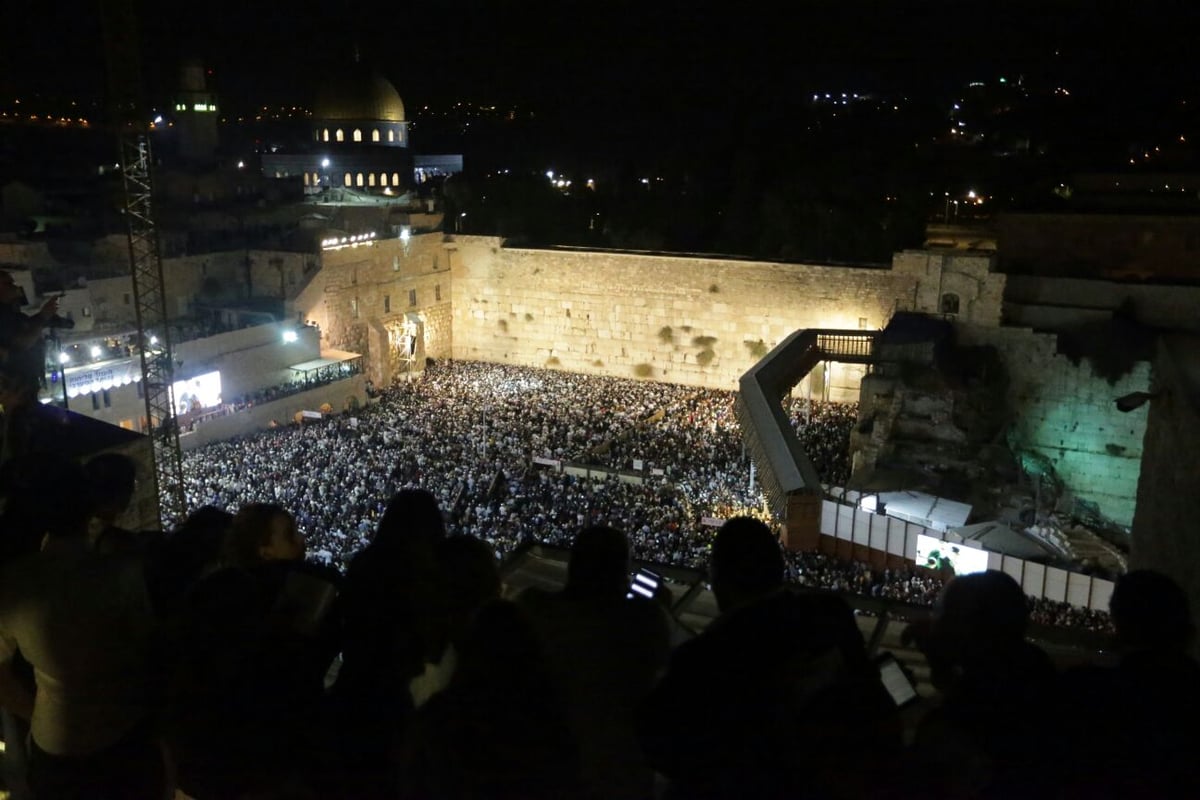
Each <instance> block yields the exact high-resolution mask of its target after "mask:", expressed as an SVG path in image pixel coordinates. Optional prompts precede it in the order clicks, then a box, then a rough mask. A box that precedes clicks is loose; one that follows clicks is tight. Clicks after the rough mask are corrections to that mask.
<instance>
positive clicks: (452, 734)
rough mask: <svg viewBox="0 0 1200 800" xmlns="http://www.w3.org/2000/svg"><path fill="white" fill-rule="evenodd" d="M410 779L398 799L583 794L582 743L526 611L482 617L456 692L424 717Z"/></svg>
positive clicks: (490, 611) (489, 612)
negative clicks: (579, 745)
mask: <svg viewBox="0 0 1200 800" xmlns="http://www.w3.org/2000/svg"><path fill="white" fill-rule="evenodd" d="M402 774H403V781H402V790H403V791H402V792H401V793H400V794H399V796H400V797H408V798H414V800H575V799H576V798H579V797H581V796H583V795H581V781H580V775H579V759H578V751H577V748H576V744H575V739H574V737H573V735H572V732H571V728H570V726H569V724H568V723H567V718H566V713H565V711H564V709H563V706H562V703H561V702H560V701H559V696H558V693H557V691H556V689H555V682H554V680H553V679H552V677H551V675H550V672H549V670H548V669H547V664H546V658H545V654H544V653H543V651H542V647H541V642H540V640H539V637H538V635H537V634H536V633H535V632H534V630H533V627H532V625H531V624H530V622H529V620H528V618H527V616H526V614H525V613H524V612H523V611H522V609H521V608H520V607H519V606H518V605H516V604H514V603H511V602H508V601H504V600H496V601H494V602H492V603H489V604H488V605H486V606H485V607H484V608H483V609H482V610H481V611H480V612H479V615H478V616H477V617H476V619H475V622H474V624H473V625H472V626H471V629H470V631H469V633H468V634H467V635H466V637H465V638H464V639H463V641H462V650H461V652H460V654H459V657H458V666H457V668H456V669H455V671H454V676H453V677H452V678H451V680H450V685H449V686H448V687H447V688H446V690H445V691H442V692H439V693H438V694H437V695H435V696H434V697H433V698H432V699H430V700H429V702H428V703H426V704H425V705H424V706H422V707H421V709H420V710H419V711H418V712H417V713H416V717H415V721H414V724H413V727H412V730H411V731H410V734H409V736H407V737H406V740H405V745H404V758H403V773H402ZM390 796H397V795H396V794H395V793H394V792H393V793H392V795H390Z"/></svg>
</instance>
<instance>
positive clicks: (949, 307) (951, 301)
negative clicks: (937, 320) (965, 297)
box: [941, 292, 958, 314]
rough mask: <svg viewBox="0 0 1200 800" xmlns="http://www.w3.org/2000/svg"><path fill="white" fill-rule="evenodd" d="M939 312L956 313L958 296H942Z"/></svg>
mask: <svg viewBox="0 0 1200 800" xmlns="http://www.w3.org/2000/svg"><path fill="white" fill-rule="evenodd" d="M941 311H942V313H943V314H957V313H958V295H956V294H951V293H949V292H947V293H946V294H944V295H942V306H941Z"/></svg>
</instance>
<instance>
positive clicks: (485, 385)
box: [184, 362, 1108, 629]
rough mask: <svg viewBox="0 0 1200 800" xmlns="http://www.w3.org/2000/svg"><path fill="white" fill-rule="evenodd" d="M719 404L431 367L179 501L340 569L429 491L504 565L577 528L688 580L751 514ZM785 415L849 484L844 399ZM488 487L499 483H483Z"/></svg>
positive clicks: (565, 540) (216, 454)
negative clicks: (625, 545)
mask: <svg viewBox="0 0 1200 800" xmlns="http://www.w3.org/2000/svg"><path fill="white" fill-rule="evenodd" d="M733 403H734V395H733V393H731V392H723V391H716V390H707V389H697V388H695V387H686V386H679V385H674V384H662V383H652V382H646V381H633V380H620V379H615V378H610V377H603V376H595V375H579V374H573V373H565V372H559V371H554V370H534V369H528V368H521V367H513V366H507V365H497V364H484V363H479V362H441V363H438V364H436V365H433V366H431V367H430V368H429V369H427V370H426V372H425V374H424V376H423V378H422V379H421V380H419V381H416V382H413V383H401V384H398V385H396V386H394V387H392V388H391V389H389V390H388V391H386V392H383V393H382V394H381V395H380V397H379V399H378V401H377V402H373V403H372V404H371V405H370V406H368V407H366V408H364V409H362V410H361V411H358V412H356V413H355V414H354V415H343V416H335V417H332V418H328V419H325V420H323V421H322V422H320V423H317V424H307V425H304V426H291V427H288V428H283V429H279V430H275V431H270V432H265V433H261V434H257V435H254V436H249V437H244V438H240V439H237V440H233V441H229V442H223V443H218V444H213V445H210V446H208V447H205V448H202V449H198V450H195V451H192V452H190V453H187V454H185V460H184V471H185V482H186V488H187V494H188V497H189V499H190V501H191V504H192V506H193V507H199V506H203V505H212V506H215V507H217V508H221V509H226V510H236V509H237V508H238V507H240V506H241V505H243V504H245V503H255V502H257V503H278V504H280V505H282V506H283V507H284V508H287V509H288V510H289V511H290V512H291V513H292V514H293V515H295V517H296V520H297V524H298V526H299V529H300V531H301V532H302V533H303V534H304V536H305V537H306V540H307V541H308V543H309V553H310V558H311V559H312V560H314V561H316V562H318V563H321V564H324V565H327V566H332V567H335V568H337V569H344V568H345V566H346V564H348V563H349V560H350V559H351V558H352V557H353V555H354V553H356V552H357V551H358V550H359V549H361V548H362V547H363V546H365V545H366V543H367V542H368V541H369V539H370V536H371V535H372V532H373V531H374V529H375V526H376V525H377V524H378V521H379V518H380V516H381V515H382V513H383V509H384V503H385V502H386V498H388V497H389V496H390V495H391V493H392V492H394V491H396V490H398V489H401V488H417V487H420V488H423V489H426V490H428V491H429V492H431V493H432V494H433V495H434V496H435V497H436V498H437V499H438V502H439V503H440V504H441V505H442V507H443V508H445V509H446V510H447V512H448V516H449V521H448V525H449V528H450V530H451V531H452V532H454V533H462V534H468V535H471V536H474V537H476V538H478V539H480V540H482V541H485V542H487V543H488V544H489V545H490V546H491V547H492V548H493V551H494V553H495V556H496V557H497V558H498V559H501V560H502V559H504V558H505V557H507V556H508V555H509V554H511V553H512V552H513V551H514V550H515V549H516V548H517V547H518V546H519V545H521V544H522V543H523V542H526V541H537V542H542V543H546V544H554V545H568V544H569V543H570V541H571V537H573V536H574V534H575V533H576V532H577V531H578V530H579V529H580V528H581V527H583V526H585V525H589V524H606V525H612V526H614V527H617V528H619V529H621V530H623V531H626V532H627V533H628V535H629V538H630V545H631V547H632V549H633V554H634V557H635V558H636V559H638V560H641V561H649V562H655V563H660V564H671V565H676V566H682V567H688V568H694V569H703V568H704V567H705V565H706V564H707V560H708V550H709V547H710V544H711V540H712V535H713V528H711V527H708V526H706V525H704V524H702V521H703V520H704V519H706V518H708V519H718V520H719V519H725V518H728V517H731V516H736V515H752V516H763V517H765V515H764V514H763V512H762V505H763V504H762V496H761V493H760V491H759V489H758V488H757V487H755V486H752V485H751V483H750V480H749V468H748V462H747V460H746V454H745V451H744V449H743V447H742V439H741V433H740V429H739V426H738V422H737V419H736V417H735V415H734V412H733ZM789 411H790V417H791V419H792V421H793V424H795V425H796V430H797V434H798V436H799V438H800V439H801V442H802V443H803V445H804V447H805V449H806V451H807V452H808V453H809V454H810V455H811V457H812V461H813V464H814V466H815V467H816V468H817V470H818V473H819V474H820V475H821V477H822V480H823V481H825V482H826V483H827V484H830V485H839V482H844V481H845V479H846V478H848V477H849V465H850V455H849V434H850V429H851V427H852V426H853V425H854V423H855V419H856V417H857V406H856V404H853V403H826V402H821V401H819V400H817V401H810V400H809V399H807V398H796V399H794V400H792V401H791V404H790V408H789ZM536 457H543V458H545V459H549V460H557V461H562V462H573V463H580V464H590V465H594V466H597V467H603V468H608V469H614V470H625V471H627V472H631V471H633V470H634V467H637V466H640V467H641V469H640V470H639V471H638V472H637V474H638V475H639V477H640V478H641V483H628V482H622V481H620V480H617V479H616V478H611V479H609V480H594V479H585V478H578V477H573V476H571V475H569V474H565V473H558V472H556V471H554V470H545V469H537V468H533V467H531V462H532V460H533V459H534V458H536ZM498 474H499V475H502V476H503V479H502V480H500V481H497V480H496V477H497V475H498ZM789 559H790V561H791V562H792V563H793V570H792V577H793V579H794V580H796V581H798V582H801V583H805V584H808V585H814V586H823V587H825V588H830V589H837V590H840V591H850V592H855V593H859V594H865V595H868V596H874V597H882V598H889V599H896V600H904V601H907V602H912V603H917V604H922V605H929V604H931V603H932V602H933V600H934V598H935V597H936V596H937V593H938V591H939V590H940V589H941V585H942V581H941V579H940V578H938V577H937V576H935V575H932V574H929V573H927V572H925V571H920V570H915V569H914V570H903V569H888V570H873V569H870V568H867V567H866V566H865V565H862V564H855V563H853V562H845V561H839V560H837V559H833V558H830V557H827V556H822V555H819V554H816V553H795V554H791V555H790V556H789ZM1031 602H1033V603H1034V615H1035V620H1036V621H1038V622H1045V623H1052V624H1065V625H1073V626H1077V627H1086V628H1092V629H1106V628H1107V627H1108V623H1107V619H1106V615H1105V614H1103V612H1093V611H1089V610H1088V609H1074V610H1066V609H1071V608H1072V607H1070V606H1066V607H1065V609H1064V608H1063V606H1065V604H1056V603H1054V602H1052V601H1047V600H1043V599H1038V600H1037V601H1032V600H1031Z"/></svg>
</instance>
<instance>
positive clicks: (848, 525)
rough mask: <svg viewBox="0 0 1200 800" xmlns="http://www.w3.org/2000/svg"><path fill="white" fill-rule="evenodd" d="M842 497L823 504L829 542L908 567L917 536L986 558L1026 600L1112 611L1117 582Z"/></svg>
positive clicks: (856, 498)
mask: <svg viewBox="0 0 1200 800" xmlns="http://www.w3.org/2000/svg"><path fill="white" fill-rule="evenodd" d="M840 496H841V497H843V499H844V501H845V502H841V501H834V500H825V501H824V502H823V503H822V506H821V533H822V534H823V535H825V536H832V537H834V538H835V539H840V540H842V541H846V542H851V543H853V544H857V545H862V546H864V547H869V548H871V549H873V550H880V551H882V552H885V553H889V554H891V555H895V556H900V557H901V558H903V559H905V560H906V561H916V560H917V536H930V537H933V538H934V539H939V540H941V541H945V542H950V543H952V544H957V545H959V546H961V547H969V548H972V549H975V550H980V551H982V552H986V553H987V564H988V569H995V570H1000V571H1002V572H1006V573H1008V574H1009V575H1011V576H1012V577H1013V578H1014V579H1016V581H1017V583H1019V584H1021V587H1022V588H1023V589H1024V590H1025V594H1027V595H1030V596H1032V597H1041V598H1045V599H1047V600H1054V601H1057V602H1060V603H1069V604H1071V605H1073V606H1079V607H1081V608H1091V609H1096V610H1098V611H1107V610H1108V600H1109V598H1110V597H1111V596H1112V591H1113V582H1112V581H1109V580H1105V579H1103V578H1095V577H1092V576H1091V575H1085V574H1083V573H1081V572H1069V571H1067V570H1064V569H1059V568H1057V567H1048V566H1046V565H1045V564H1039V563H1037V562H1034V561H1027V560H1025V559H1021V558H1016V557H1015V556H1009V555H1004V554H1003V553H995V552H992V551H990V550H984V549H983V548H981V547H979V545H978V544H977V543H976V542H973V541H966V540H963V538H962V537H961V536H958V535H956V534H955V533H953V532H943V531H939V530H935V529H933V528H927V527H925V526H923V525H918V524H916V523H913V522H905V521H904V520H901V519H896V518H894V517H888V516H885V515H882V514H875V513H872V512H870V511H864V510H863V509H861V508H859V506H858V502H859V500H860V499H861V495H860V493H859V492H853V491H846V492H845V493H844V494H840Z"/></svg>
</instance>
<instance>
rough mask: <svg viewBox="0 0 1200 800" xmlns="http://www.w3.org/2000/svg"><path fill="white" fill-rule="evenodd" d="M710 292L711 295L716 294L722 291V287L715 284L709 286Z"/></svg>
mask: <svg viewBox="0 0 1200 800" xmlns="http://www.w3.org/2000/svg"><path fill="white" fill-rule="evenodd" d="M708 291H709V294H716V293H717V292H719V291H721V289H720V287H719V286H717V285H716V284H715V283H714V284H712V285H711V286H709V287H708Z"/></svg>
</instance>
